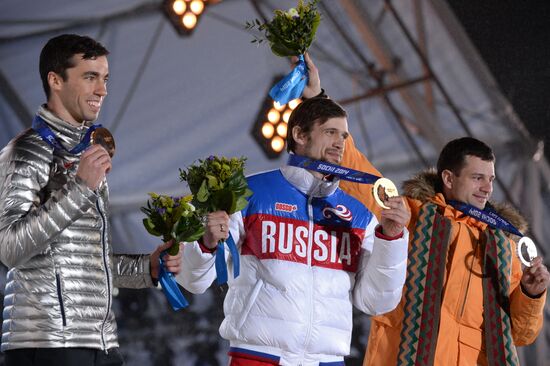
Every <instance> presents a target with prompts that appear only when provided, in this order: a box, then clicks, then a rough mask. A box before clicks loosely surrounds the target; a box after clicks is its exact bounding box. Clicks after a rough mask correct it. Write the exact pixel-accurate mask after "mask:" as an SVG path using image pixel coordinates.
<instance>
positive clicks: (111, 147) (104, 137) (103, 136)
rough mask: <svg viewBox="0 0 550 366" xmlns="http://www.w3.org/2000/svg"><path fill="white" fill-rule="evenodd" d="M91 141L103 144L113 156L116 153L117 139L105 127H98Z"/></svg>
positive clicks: (94, 143) (93, 143)
mask: <svg viewBox="0 0 550 366" xmlns="http://www.w3.org/2000/svg"><path fill="white" fill-rule="evenodd" d="M90 142H91V143H92V145H96V144H99V145H101V146H103V147H104V148H105V150H107V152H108V153H109V156H110V157H111V158H112V157H113V156H114V155H115V139H114V138H113V135H112V134H111V132H109V130H108V129H106V128H105V127H99V128H96V129H95V130H94V131H93V132H92V134H91V136H90Z"/></svg>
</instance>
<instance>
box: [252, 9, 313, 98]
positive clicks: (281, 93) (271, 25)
mask: <svg viewBox="0 0 550 366" xmlns="http://www.w3.org/2000/svg"><path fill="white" fill-rule="evenodd" d="M317 2H318V0H312V1H310V2H308V3H307V4H304V1H303V0H300V1H299V2H298V6H296V8H291V9H289V10H288V11H282V10H275V14H274V16H273V19H272V20H271V21H269V22H265V23H262V22H260V21H259V20H258V19H256V20H255V21H254V22H247V23H246V28H247V29H248V30H251V29H257V30H258V31H259V32H260V33H261V36H255V38H254V40H252V43H254V42H258V43H262V42H264V41H267V42H269V46H270V47H271V52H273V53H274V54H275V55H277V56H281V57H288V56H298V63H297V65H296V67H295V68H294V69H293V70H292V71H291V72H290V73H289V74H288V75H286V76H285V77H284V78H283V79H282V80H280V81H279V82H278V83H277V84H275V85H274V86H273V87H272V88H271V90H270V91H269V95H270V96H271V98H273V100H274V101H276V102H278V103H279V104H280V105H284V104H287V103H288V102H290V101H291V100H293V99H296V98H300V97H301V96H302V93H303V91H304V88H305V86H306V85H307V82H308V79H309V74H308V70H307V66H306V62H305V60H304V54H305V53H306V51H307V50H308V49H309V47H310V46H311V43H312V42H313V40H314V39H315V33H316V32H317V28H318V27H319V23H320V22H321V15H320V14H319V11H318V10H317Z"/></svg>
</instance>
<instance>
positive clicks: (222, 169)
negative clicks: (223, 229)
mask: <svg viewBox="0 0 550 366" xmlns="http://www.w3.org/2000/svg"><path fill="white" fill-rule="evenodd" d="M245 161H246V158H226V157H217V156H210V157H208V158H207V159H205V160H198V164H196V165H191V166H190V167H189V168H188V169H187V170H182V169H180V178H181V180H182V181H185V182H187V184H188V185H189V189H190V190H191V193H192V194H193V199H192V201H191V202H192V204H193V205H194V206H195V207H196V208H197V211H198V212H199V213H200V214H201V215H205V214H207V213H209V212H214V211H220V210H223V211H225V212H227V213H228V214H229V215H231V214H232V213H235V212H237V211H240V210H242V209H243V208H245V206H246V205H247V203H248V201H247V198H248V197H250V195H252V191H251V190H250V189H248V184H247V183H246V178H245V176H244V163H245Z"/></svg>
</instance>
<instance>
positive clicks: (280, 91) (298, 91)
mask: <svg viewBox="0 0 550 366" xmlns="http://www.w3.org/2000/svg"><path fill="white" fill-rule="evenodd" d="M308 79H309V75H308V71H307V66H306V62H305V60H304V55H300V56H299V60H298V64H297V65H296V67H295V68H294V69H293V70H292V71H291V72H290V73H289V74H288V75H286V76H285V77H284V78H283V79H282V80H281V81H279V82H278V83H277V84H275V85H274V86H273V87H272V88H271V90H270V91H269V96H271V98H273V100H274V101H276V102H277V103H279V104H280V105H283V104H287V103H288V102H290V101H291V100H293V99H296V98H300V97H301V96H302V93H303V91H304V88H305V87H306V84H307V81H308Z"/></svg>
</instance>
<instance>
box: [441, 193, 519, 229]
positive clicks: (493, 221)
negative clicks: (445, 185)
mask: <svg viewBox="0 0 550 366" xmlns="http://www.w3.org/2000/svg"><path fill="white" fill-rule="evenodd" d="M448 203H449V204H450V205H451V206H453V207H454V208H456V209H457V210H459V211H460V212H462V213H464V214H466V215H468V216H470V217H473V218H474V219H477V220H479V221H481V222H484V223H486V224H487V225H489V226H490V227H492V228H494V229H501V230H504V231H507V232H509V233H512V234H515V235H517V236H520V237H522V236H523V234H522V233H521V232H520V231H519V230H518V229H516V227H515V226H514V225H512V224H511V223H510V222H508V221H507V220H506V219H504V218H502V217H501V216H500V215H499V214H497V213H496V212H495V211H493V210H492V209H490V208H488V207H486V208H485V209H484V210H481V209H479V208H477V207H475V206H472V205H469V204H467V203H464V202H460V201H453V200H450V201H448Z"/></svg>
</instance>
